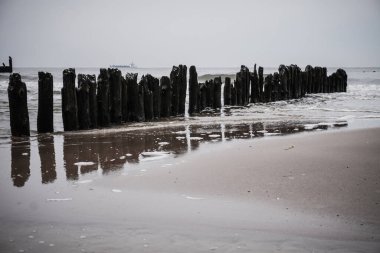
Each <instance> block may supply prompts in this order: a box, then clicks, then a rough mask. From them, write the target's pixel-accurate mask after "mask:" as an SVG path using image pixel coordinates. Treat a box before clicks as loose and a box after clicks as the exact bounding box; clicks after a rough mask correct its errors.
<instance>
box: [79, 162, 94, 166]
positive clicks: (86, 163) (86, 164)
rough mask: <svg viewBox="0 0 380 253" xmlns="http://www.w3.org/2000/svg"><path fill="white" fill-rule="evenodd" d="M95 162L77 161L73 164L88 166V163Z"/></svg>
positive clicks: (92, 163)
mask: <svg viewBox="0 0 380 253" xmlns="http://www.w3.org/2000/svg"><path fill="white" fill-rule="evenodd" d="M94 164H95V163H94V162H77V163H74V165H76V166H90V165H94Z"/></svg>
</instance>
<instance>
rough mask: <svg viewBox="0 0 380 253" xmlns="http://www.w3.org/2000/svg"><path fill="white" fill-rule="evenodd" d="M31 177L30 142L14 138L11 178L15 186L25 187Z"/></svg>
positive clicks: (27, 139) (25, 139)
mask: <svg viewBox="0 0 380 253" xmlns="http://www.w3.org/2000/svg"><path fill="white" fill-rule="evenodd" d="M29 176H30V140H29V138H28V137H26V138H13V139H12V144H11V177H12V181H13V185H14V186H16V187H23V186H24V185H25V183H26V181H28V179H29Z"/></svg>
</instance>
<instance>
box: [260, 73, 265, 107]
mask: <svg viewBox="0 0 380 253" xmlns="http://www.w3.org/2000/svg"><path fill="white" fill-rule="evenodd" d="M263 87H264V68H263V67H259V98H260V102H263Z"/></svg>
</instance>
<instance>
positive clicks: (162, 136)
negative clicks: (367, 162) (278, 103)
mask: <svg viewBox="0 0 380 253" xmlns="http://www.w3.org/2000/svg"><path fill="white" fill-rule="evenodd" d="M304 126H305V125H304V124H301V123H299V124H296V123H293V124H284V123H282V122H278V123H271V124H263V123H260V122H255V123H251V124H243V123H242V124H217V125H188V126H180V127H168V128H164V129H154V130H135V131H126V132H112V133H107V132H95V133H91V134H90V133H88V132H87V133H86V132H84V133H83V134H80V133H65V134H63V143H60V142H54V140H55V138H54V136H52V135H40V136H39V137H38V138H37V139H38V150H39V156H40V159H41V178H42V183H43V184H46V183H51V182H54V181H55V180H56V179H57V173H56V165H55V164H56V161H55V149H57V145H63V164H64V169H65V172H66V180H68V181H75V180H78V179H79V177H80V175H84V174H87V173H91V172H95V171H98V172H99V173H101V174H108V173H110V172H112V171H118V170H122V169H123V168H126V167H125V166H128V164H130V165H133V164H138V163H140V162H142V161H145V160H150V159H149V157H148V158H147V155H146V154H148V153H149V155H152V154H153V155H152V156H154V157H153V159H154V158H155V157H156V156H155V155H161V154H162V155H166V154H169V155H170V156H171V157H178V156H181V155H183V154H185V153H187V152H192V151H194V150H196V149H198V148H199V147H200V146H201V145H202V143H214V142H215V143H218V142H226V141H231V140H234V139H250V138H257V137H262V136H271V135H284V134H290V133H296V132H302V131H305V130H307V129H306V128H305V127H304ZM325 128H326V126H324V125H321V126H317V127H316V128H313V129H325ZM11 152H12V179H13V183H14V185H15V186H18V187H22V186H23V185H24V184H25V182H26V181H27V180H28V178H29V175H30V169H29V167H30V141H29V139H28V140H24V141H18V142H17V141H13V142H12V146H11ZM160 152H161V153H160Z"/></svg>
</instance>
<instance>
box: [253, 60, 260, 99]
mask: <svg viewBox="0 0 380 253" xmlns="http://www.w3.org/2000/svg"><path fill="white" fill-rule="evenodd" d="M259 95H260V89H259V78H258V75H257V70H256V64H255V66H254V68H253V73H252V75H251V103H258V102H259V101H260V98H259Z"/></svg>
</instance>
